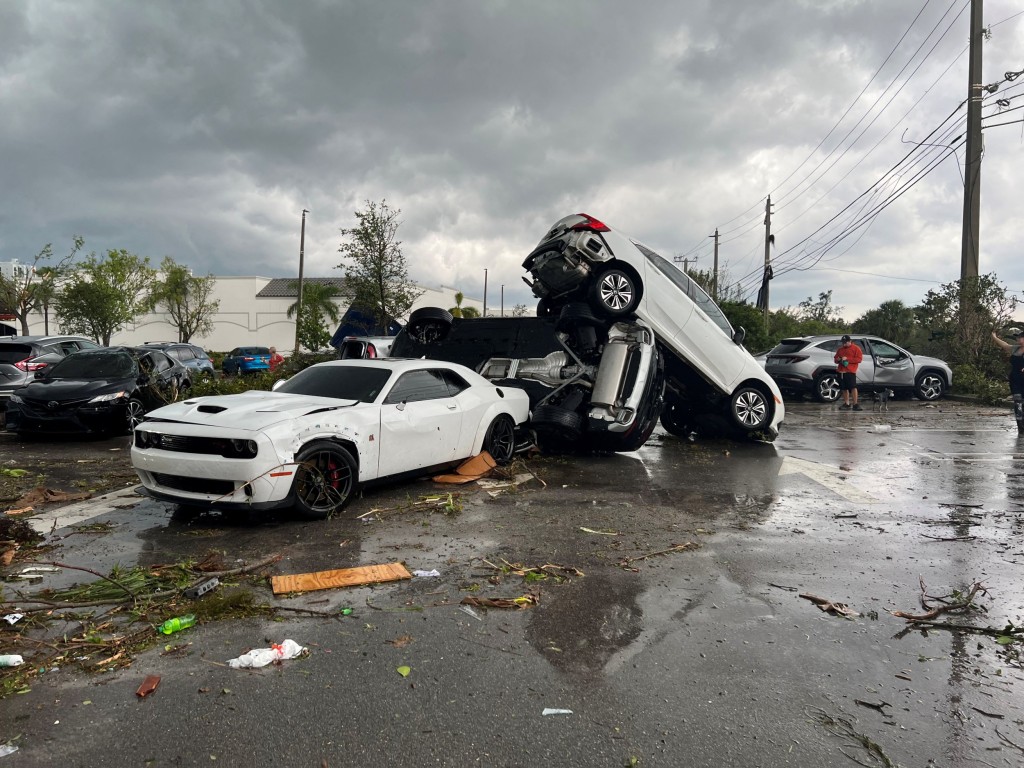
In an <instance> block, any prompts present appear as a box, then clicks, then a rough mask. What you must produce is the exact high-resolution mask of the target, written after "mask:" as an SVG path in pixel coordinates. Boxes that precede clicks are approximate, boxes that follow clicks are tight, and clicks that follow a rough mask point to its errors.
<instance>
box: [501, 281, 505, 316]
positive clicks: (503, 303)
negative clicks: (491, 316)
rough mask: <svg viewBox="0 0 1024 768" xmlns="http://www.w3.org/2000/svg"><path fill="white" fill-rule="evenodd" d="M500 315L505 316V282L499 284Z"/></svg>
mask: <svg viewBox="0 0 1024 768" xmlns="http://www.w3.org/2000/svg"><path fill="white" fill-rule="evenodd" d="M501 316H502V317H504V316H505V284H504V283H502V284H501Z"/></svg>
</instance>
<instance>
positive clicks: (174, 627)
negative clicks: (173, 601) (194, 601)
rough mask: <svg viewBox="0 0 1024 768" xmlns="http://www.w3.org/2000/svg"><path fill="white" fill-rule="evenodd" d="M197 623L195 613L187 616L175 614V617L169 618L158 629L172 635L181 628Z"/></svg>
mask: <svg viewBox="0 0 1024 768" xmlns="http://www.w3.org/2000/svg"><path fill="white" fill-rule="evenodd" d="M195 623H196V617H195V614H191V613H190V614H188V615H187V616H175V617H174V618H173V619H168V620H167V621H165V622H164V623H163V624H161V625H160V626H159V627H158V629H159V630H160V631H161V632H163V633H164V634H165V635H172V634H174V633H175V632H177V631H179V630H182V629H188V628H189V627H191V626H192V625H193V624H195Z"/></svg>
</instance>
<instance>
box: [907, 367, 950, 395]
mask: <svg viewBox="0 0 1024 768" xmlns="http://www.w3.org/2000/svg"><path fill="white" fill-rule="evenodd" d="M945 392H946V380H945V379H943V378H942V376H941V375H940V374H938V373H935V372H934V371H925V372H924V373H922V374H920V375H919V376H918V377H917V380H916V381H915V382H914V394H915V395H917V396H918V398H920V399H921V400H938V399H939V398H940V397H942V395H943V394H945Z"/></svg>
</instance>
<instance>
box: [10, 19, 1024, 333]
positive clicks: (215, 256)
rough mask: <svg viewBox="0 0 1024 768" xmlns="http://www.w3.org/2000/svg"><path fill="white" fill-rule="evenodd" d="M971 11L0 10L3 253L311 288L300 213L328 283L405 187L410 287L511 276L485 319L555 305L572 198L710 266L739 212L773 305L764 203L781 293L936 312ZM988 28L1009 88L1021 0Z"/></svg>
mask: <svg viewBox="0 0 1024 768" xmlns="http://www.w3.org/2000/svg"><path fill="white" fill-rule="evenodd" d="M969 5H970V3H969V0H954V1H952V2H951V0H927V1H926V0H742V1H741V0H686V2H680V0H652V1H650V2H648V1H647V0H637V1H636V2H629V3H626V2H622V1H621V0H559V2H550V1H549V0H548V1H546V2H537V1H535V0H389V1H386V2H380V1H377V2H370V1H369V0H365V1H363V2H358V1H346V0H304V1H303V2H283V1H282V2H273V1H271V0H265V1H263V2H259V1H257V0H249V1H242V0H237V1H232V0H216V1H214V0H207V1H206V2H196V1H191V0H180V1H175V2H172V1H171V0H163V1H161V0H151V1H150V2H138V1H137V0H95V1H90V0H3V2H0V114H2V115H3V119H2V120H0V166H2V173H0V181H2V183H0V261H9V260H12V259H18V260H21V261H23V262H24V261H31V260H32V257H33V256H34V255H35V254H36V253H37V252H38V251H39V250H40V249H41V248H42V247H43V246H44V245H45V244H46V243H53V245H54V250H55V252H56V253H57V254H61V253H64V252H66V251H67V250H68V248H69V246H70V243H71V239H72V237H73V236H74V235H82V236H83V237H84V238H85V250H86V252H89V251H94V252H96V253H98V254H102V253H105V252H106V251H107V250H109V249H112V248H117V249H120V248H124V249H127V250H129V251H131V252H133V253H136V254H139V255H140V256H148V257H150V258H151V259H152V261H153V262H154V263H159V261H160V260H161V259H162V258H163V257H164V256H172V257H173V258H174V259H175V260H176V261H178V262H179V263H182V264H187V265H188V266H190V267H191V268H192V269H193V271H194V272H195V273H196V274H208V273H212V274H215V275H263V276H267V277H282V276H294V275H297V273H298V253H299V230H300V223H301V212H302V210H303V209H304V208H305V209H308V210H309V214H308V218H307V223H306V238H305V274H306V275H307V276H325V277H326V276H333V277H340V276H341V274H342V272H341V271H340V270H338V269H336V267H337V265H338V264H339V262H340V254H339V253H338V246H339V244H340V242H341V235H340V229H342V228H343V227H351V226H354V225H355V223H356V222H355V217H354V215H353V213H354V211H356V210H358V209H362V208H364V207H365V201H366V200H375V201H379V200H381V199H386V200H387V201H388V203H389V205H391V206H392V207H393V208H398V209H401V216H400V219H401V221H402V222H403V223H402V225H401V227H400V229H399V239H401V240H402V247H403V251H404V253H405V255H406V258H407V260H408V264H409V269H410V276H411V277H412V278H413V279H414V280H417V281H419V282H422V283H425V284H430V285H438V284H443V285H448V286H453V287H455V288H458V289H460V290H462V291H463V292H464V293H465V294H466V295H468V296H473V297H477V298H482V297H483V290H484V270H485V269H487V270H488V305H489V307H497V305H498V304H499V301H500V291H501V286H504V303H505V307H506V309H508V308H511V306H512V305H514V304H516V303H529V304H530V305H531V306H532V305H533V303H534V302H535V300H534V299H533V298H532V297H531V296H530V293H529V290H528V289H527V288H526V286H525V285H524V284H523V282H522V279H521V277H522V275H523V271H522V267H521V265H522V261H523V258H524V257H525V256H526V255H527V253H529V251H530V250H531V249H532V247H533V246H534V245H535V244H536V242H537V240H538V239H539V238H540V237H541V235H542V234H543V233H544V232H545V230H546V229H547V228H548V227H549V226H550V225H551V224H552V223H553V222H554V221H556V220H557V219H559V218H561V217H562V216H565V215H567V214H570V213H577V212H586V213H590V214H591V215H593V216H596V217H598V218H600V219H602V220H604V221H605V222H606V223H608V224H609V225H611V226H613V227H615V228H617V229H619V230H621V231H623V232H625V233H627V234H629V235H631V236H632V237H634V238H636V239H638V240H641V241H643V242H644V243H646V244H647V245H648V246H650V247H652V248H654V249H655V250H658V251H660V252H661V253H662V254H663V255H665V256H666V257H669V258H678V259H680V260H681V259H682V258H687V259H690V260H691V261H690V264H691V266H696V267H697V268H700V269H710V268H711V267H712V256H711V245H712V240H711V238H710V237H709V235H711V234H712V233H713V232H714V231H715V229H716V227H717V228H718V229H719V231H720V233H721V250H720V266H721V268H722V270H723V273H724V274H725V276H726V279H727V280H728V281H730V282H733V283H736V282H739V283H740V287H741V289H742V290H743V291H745V293H746V294H747V295H748V296H749V297H750V300H751V301H753V299H754V294H756V288H757V280H758V275H759V271H760V268H761V267H760V265H761V264H763V259H764V246H763V243H764V225H763V220H764V206H765V198H766V196H767V195H768V194H769V193H770V194H771V196H772V201H773V203H774V208H773V213H772V229H773V232H774V233H775V235H776V247H775V250H774V252H773V258H775V259H776V264H775V272H776V279H775V280H774V281H773V282H772V287H771V303H772V305H773V307H777V306H784V305H790V306H795V305H797V304H798V303H799V302H800V301H801V300H803V299H805V298H807V297H808V296H815V297H816V296H817V294H818V293H820V292H822V291H827V290H832V291H833V303H834V304H835V305H837V306H839V307H843V308H844V311H843V315H844V316H845V318H846V319H847V320H853V319H854V318H855V317H856V316H857V315H859V314H860V313H862V312H863V311H865V310H866V309H869V308H871V307H874V306H877V305H878V304H879V303H881V302H882V301H885V300H887V299H896V298H898V299H902V300H903V301H904V302H906V303H907V304H909V305H914V304H917V303H918V302H919V301H920V300H921V298H922V297H923V296H924V293H925V292H926V291H927V290H928V289H929V288H938V287H939V285H940V284H941V283H946V282H951V281H954V280H957V279H959V276H960V239H961V221H962V212H963V182H962V177H961V173H962V166H963V156H964V150H963V146H962V143H957V144H956V146H957V147H959V151H950V150H948V149H944V148H943V147H942V146H926V147H921V146H919V145H918V144H914V143H913V142H919V143H920V142H925V143H927V144H934V145H948V144H950V143H953V142H954V139H955V137H956V136H959V135H962V134H963V132H964V124H965V117H966V108H965V107H961V104H962V102H963V101H964V99H965V97H966V95H967V80H968V77H967V43H968V35H969ZM985 23H986V24H987V25H990V28H991V37H990V39H989V40H987V41H986V42H985V46H984V49H985V54H984V56H985V63H984V76H983V81H984V82H985V83H997V82H1001V81H1003V80H1004V74H1005V73H1006V72H1011V73H1012V72H1014V71H1018V70H1022V69H1024V3H1022V2H1021V1H1020V0H987V2H985ZM1022 96H1024V76H1022V77H1021V78H1020V79H1018V80H1016V81H1013V82H1001V85H1000V88H999V90H998V91H997V92H995V93H994V94H987V95H986V99H985V102H984V103H985V109H984V114H985V115H986V118H985V123H986V124H987V125H990V126H991V125H992V124H994V123H1000V122H1010V121H1017V122H1015V123H1014V124H1010V125H1004V126H995V127H989V128H987V129H986V133H985V157H984V162H983V171H982V193H981V209H982V213H981V256H980V271H981V273H982V274H985V273H989V272H995V273H996V274H997V275H998V276H999V278H1000V279H1001V280H1002V281H1003V282H1004V283H1005V284H1006V285H1007V286H1008V287H1009V288H1010V289H1011V290H1013V291H1015V292H1016V291H1020V290H1021V289H1024V259H1022V258H1021V241H1022V238H1021V234H1020V223H1021V222H1022V221H1024V214H1022V213H1021V199H1022V197H1024V195H1022V192H1021V188H1020V179H1021V177H1022V175H1024V174H1022V171H1024V162H1022V154H1024V132H1022V124H1021V123H1020V120H1021V117H1022V114H1024V110H1020V107H1021V106H1024V98H1022ZM997 99H1006V100H1008V104H1006V105H1003V106H1000V105H999V104H998V103H997ZM958 107H960V109H959V111H957V108H958ZM1014 108H1016V109H1014ZM950 117H951V119H950V120H948V121H947V118H950ZM944 121H945V122H944ZM936 129H938V131H936ZM933 131H936V132H935V133H933ZM908 153H911V156H910V158H909V159H908V163H907V164H906V165H903V166H900V167H899V168H898V169H897V172H898V175H892V174H890V175H889V176H887V175H886V174H887V172H888V171H889V170H890V169H891V168H893V166H895V165H896V164H897V163H898V162H899V160H900V159H901V158H903V157H904V156H905V155H907V154H908ZM942 158H945V159H942ZM940 160H941V162H939V161H940ZM910 163H917V165H910ZM932 165H934V169H933V170H932V171H931V172H930V173H928V174H927V175H924V176H921V177H920V178H919V180H918V181H917V182H916V183H915V184H912V185H911V184H910V182H912V181H913V180H914V179H915V178H917V175H918V174H919V172H920V171H922V170H925V169H927V168H929V167H931V166H932ZM901 190H904V191H903V194H902V195H901V196H900V197H898V199H895V200H894V201H893V200H892V197H893V195H894V194H898V193H899V192H900V191H901ZM887 201H888V202H891V204H889V205H888V207H886V208H884V210H882V211H881V212H878V210H877V209H878V207H879V206H881V205H884V204H885V203H886V202H887ZM848 206H852V207H849V208H848ZM844 209H846V213H841V212H842V211H844ZM837 214H840V215H839V218H837V219H836V220H835V221H833V222H832V223H831V224H829V221H830V220H831V219H833V217H835V216H836V215H837ZM875 214H877V215H875ZM858 223H859V224H860V225H861V226H859V228H856V229H852V230H851V228H852V227H855V226H856V225H857V224H858ZM851 231H852V233H853V234H851V235H849V236H847V237H846V238H845V239H842V240H839V241H838V242H837V243H836V244H835V245H834V247H832V248H831V249H827V247H828V245H829V244H830V243H832V242H833V241H834V239H835V238H836V237H837V236H840V235H842V234H843V233H850V232H851ZM694 258H696V259H697V260H696V261H695V262H694V261H692V259H694ZM795 267H800V268H801V269H794V268H795ZM807 267H811V268H810V269H806V268H807ZM1018 295H1020V294H1018Z"/></svg>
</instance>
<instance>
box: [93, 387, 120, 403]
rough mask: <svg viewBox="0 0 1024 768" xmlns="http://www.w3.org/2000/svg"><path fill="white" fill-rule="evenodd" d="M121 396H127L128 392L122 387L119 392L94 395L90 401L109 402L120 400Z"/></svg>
mask: <svg viewBox="0 0 1024 768" xmlns="http://www.w3.org/2000/svg"><path fill="white" fill-rule="evenodd" d="M122 397H125V398H126V397H128V393H127V392H125V391H124V390H123V389H122V390H121V391H120V392H108V393H107V394H105V395H96V397H94V398H93V399H92V400H90V401H89V402H90V403H109V402H110V401H111V400H120V399H121V398H122Z"/></svg>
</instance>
